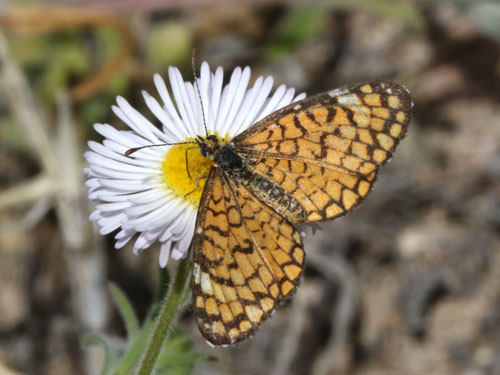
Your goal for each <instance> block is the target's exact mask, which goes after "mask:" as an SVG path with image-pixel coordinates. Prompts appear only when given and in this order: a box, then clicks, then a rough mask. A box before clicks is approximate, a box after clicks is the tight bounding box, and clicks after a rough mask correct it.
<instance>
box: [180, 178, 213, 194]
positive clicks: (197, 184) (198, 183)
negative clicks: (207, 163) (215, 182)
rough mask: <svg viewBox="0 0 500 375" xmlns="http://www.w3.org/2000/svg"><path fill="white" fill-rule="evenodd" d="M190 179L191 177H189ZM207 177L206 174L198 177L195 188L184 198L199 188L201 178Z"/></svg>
mask: <svg viewBox="0 0 500 375" xmlns="http://www.w3.org/2000/svg"><path fill="white" fill-rule="evenodd" d="M190 177H191V176H190ZM207 177H208V174H206V175H204V176H200V177H198V178H197V179H196V187H195V188H194V190H192V191H190V192H189V193H187V194H186V195H184V198H186V197H187V196H188V195H189V194H193V193H194V192H195V191H196V190H198V189H199V188H200V180H201V179H202V178H207Z"/></svg>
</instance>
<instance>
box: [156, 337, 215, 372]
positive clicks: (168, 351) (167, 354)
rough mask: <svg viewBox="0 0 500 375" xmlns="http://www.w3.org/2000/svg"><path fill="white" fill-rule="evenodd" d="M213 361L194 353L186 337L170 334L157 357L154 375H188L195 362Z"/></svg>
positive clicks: (211, 358)
mask: <svg viewBox="0 0 500 375" xmlns="http://www.w3.org/2000/svg"><path fill="white" fill-rule="evenodd" d="M213 360H215V358H214V357H211V356H208V355H205V354H198V353H196V352H195V351H194V350H193V343H192V342H191V341H190V340H189V339H188V338H187V337H186V335H184V334H183V333H181V332H172V333H171V334H170V336H169V338H168V340H167V341H166V342H165V345H164V346H163V348H162V351H161V353H160V356H159V357H158V362H157V365H156V367H155V375H167V374H168V375H189V374H191V372H192V370H193V368H194V365H195V364H196V363H197V362H206V361H213Z"/></svg>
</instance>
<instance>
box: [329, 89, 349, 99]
mask: <svg viewBox="0 0 500 375" xmlns="http://www.w3.org/2000/svg"><path fill="white" fill-rule="evenodd" d="M348 92H349V90H347V89H335V90H331V91H328V95H330V96H331V97H332V98H334V97H336V96H340V95H344V94H346V93H348Z"/></svg>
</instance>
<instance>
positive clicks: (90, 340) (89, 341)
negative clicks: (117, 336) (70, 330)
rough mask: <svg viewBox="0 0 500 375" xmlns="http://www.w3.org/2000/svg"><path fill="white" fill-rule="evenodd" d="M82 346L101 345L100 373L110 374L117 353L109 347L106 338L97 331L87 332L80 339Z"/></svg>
mask: <svg viewBox="0 0 500 375" xmlns="http://www.w3.org/2000/svg"><path fill="white" fill-rule="evenodd" d="M81 344H82V347H83V348H89V347H91V346H101V347H102V348H103V349H104V353H105V355H104V364H103V366H102V372H101V374H102V375H111V371H112V369H113V367H114V364H115V363H116V361H117V358H118V357H117V354H116V352H115V351H114V350H113V348H112V347H111V345H110V343H109V342H108V340H106V338H105V337H103V336H101V335H100V334H98V333H88V334H86V335H85V336H84V337H83V339H82V342H81Z"/></svg>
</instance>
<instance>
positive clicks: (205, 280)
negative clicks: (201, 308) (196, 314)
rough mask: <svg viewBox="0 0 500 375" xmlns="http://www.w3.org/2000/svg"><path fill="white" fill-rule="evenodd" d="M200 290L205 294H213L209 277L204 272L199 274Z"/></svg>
mask: <svg viewBox="0 0 500 375" xmlns="http://www.w3.org/2000/svg"><path fill="white" fill-rule="evenodd" d="M201 290H202V292H203V293H205V294H214V292H213V290H212V282H211V281H210V275H209V274H208V273H206V272H201Z"/></svg>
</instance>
